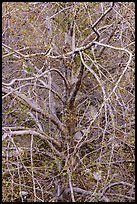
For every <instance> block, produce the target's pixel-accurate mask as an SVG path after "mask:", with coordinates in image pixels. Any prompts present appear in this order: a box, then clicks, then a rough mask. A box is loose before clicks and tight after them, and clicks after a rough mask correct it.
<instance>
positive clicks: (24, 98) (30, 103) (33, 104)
mask: <svg viewBox="0 0 137 204" xmlns="http://www.w3.org/2000/svg"><path fill="white" fill-rule="evenodd" d="M10 91H12V92H11V95H12V96H14V95H15V96H16V97H17V98H18V99H19V100H21V101H25V102H26V103H27V105H28V106H29V107H30V108H32V109H33V110H34V111H36V112H38V113H39V114H41V115H43V116H44V117H46V118H49V119H50V120H51V121H52V122H53V123H54V124H55V125H56V126H57V127H58V128H59V129H60V130H61V131H62V132H63V134H64V135H65V136H67V135H68V131H67V128H66V127H65V126H64V124H62V123H61V122H60V120H59V119H58V117H57V116H56V115H55V114H49V113H47V112H46V111H45V110H43V109H41V108H40V106H39V105H38V104H37V103H36V102H35V101H32V100H31V99H29V98H28V97H27V96H26V95H25V94H21V93H19V92H17V91H14V89H10V90H8V89H6V88H4V87H3V88H2V92H4V93H9V92H10Z"/></svg>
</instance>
